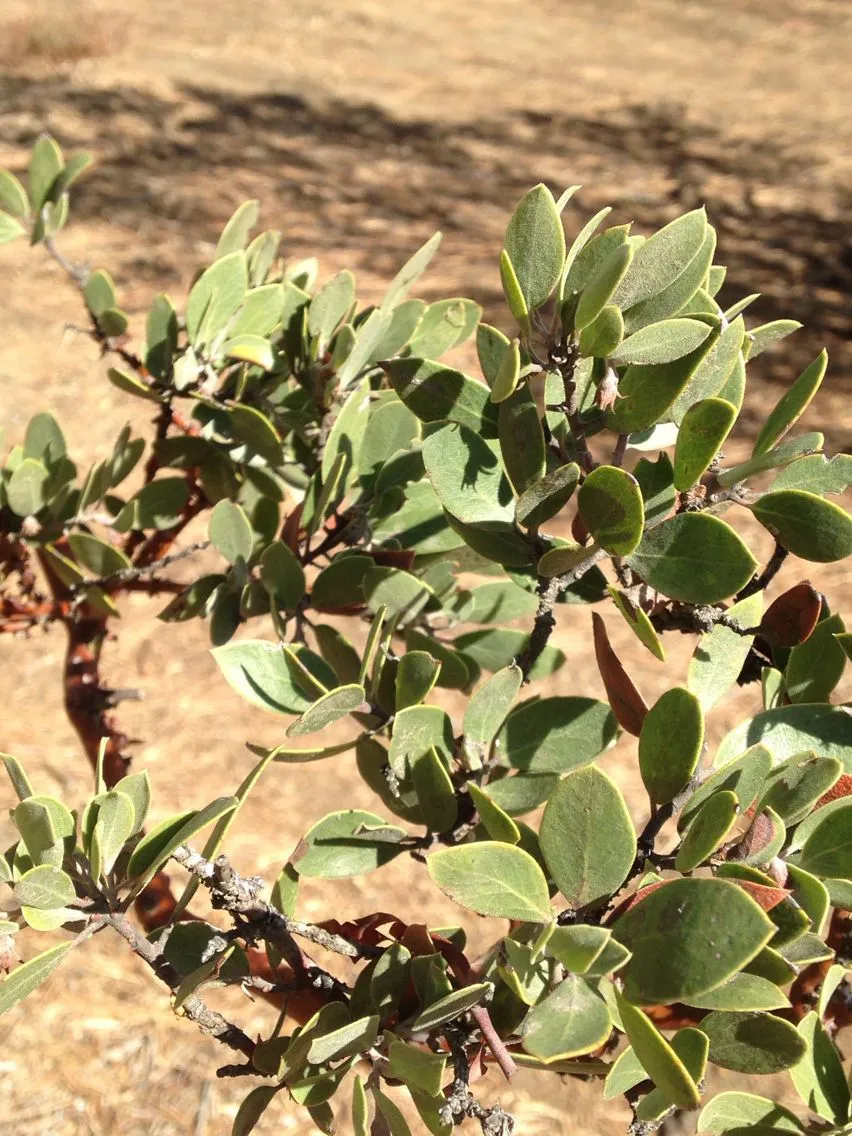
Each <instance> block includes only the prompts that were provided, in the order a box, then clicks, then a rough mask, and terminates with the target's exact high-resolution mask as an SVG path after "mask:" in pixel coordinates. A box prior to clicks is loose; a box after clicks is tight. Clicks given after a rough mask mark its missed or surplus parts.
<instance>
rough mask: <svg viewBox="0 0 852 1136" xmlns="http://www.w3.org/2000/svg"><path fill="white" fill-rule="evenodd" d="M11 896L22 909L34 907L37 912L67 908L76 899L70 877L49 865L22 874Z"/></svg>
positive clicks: (42, 865)
mask: <svg viewBox="0 0 852 1136" xmlns="http://www.w3.org/2000/svg"><path fill="white" fill-rule="evenodd" d="M13 895H14V897H15V901H16V902H17V903H18V904H20V905H21V906H22V907H24V906H26V907H34V908H35V909H36V910H37V911H51V910H54V909H55V908H59V907H67V906H68V905H69V904H71V903H73V902H74V900H75V899H76V898H77V894H76V892H75V891H74V884H73V883H72V882H71V877H70V876H68V875H66V874H65V872H63V871H62V870H61V869H60V868H54V867H52V866H51V865H50V864H40V865H39V866H38V867H36V868H30V869H29V871H26V872H24V874H23V875H22V876H21V877H20V879H19V880H18V882H17V883H16V884H15V887H14V889H13Z"/></svg>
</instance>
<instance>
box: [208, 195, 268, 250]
mask: <svg viewBox="0 0 852 1136" xmlns="http://www.w3.org/2000/svg"><path fill="white" fill-rule="evenodd" d="M259 215H260V203H259V202H258V201H244V202H243V203H242V204H241V205H238V206H237V208H236V209H235V210H234V212H233V214H232V215H231V218H230V220H229V221H228V223H227V224H226V225H225V228H224V229H223V230H222V235H221V236H220V237H219V243H218V244H217V245H216V259H217V260H219V259H221V257H223V256H228V255H229V254H230V253H233V252H242V250H243V249H244V248H245V247H246V245H247V244H248V240H249V235H250V234H251V231H252V229H253V228H254V227H255V225H256V224H257V219H258V216H259Z"/></svg>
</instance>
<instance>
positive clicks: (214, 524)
mask: <svg viewBox="0 0 852 1136" xmlns="http://www.w3.org/2000/svg"><path fill="white" fill-rule="evenodd" d="M208 531H209V534H210V542H211V544H212V545H213V547H214V548H215V549H216V551H217V552H219V553H220V554H221V555H222V556H224V557H225V559H226V560H227V561H228V563H229V564H235V563H236V562H237V561H238V560H240V559H242V560H245V561H248V560H249V558H250V557H251V550H252V548H253V547H254V535H253V533H252V531H251V525H250V524H249V519H248V517H247V516H246V515H245V513H244V512H243V510H242V509H241V508H240V506H239V505H237V504H236V503H235V502H234V501H228V500H222V501H220V502H219V503H218V505H216V507H215V508H214V510H213V512H212V513H211V514H210V524H209V530H208Z"/></svg>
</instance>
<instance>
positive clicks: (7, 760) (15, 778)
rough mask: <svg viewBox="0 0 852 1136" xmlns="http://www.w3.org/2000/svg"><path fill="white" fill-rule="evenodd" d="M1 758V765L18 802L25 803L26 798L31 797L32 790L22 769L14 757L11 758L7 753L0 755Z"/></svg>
mask: <svg viewBox="0 0 852 1136" xmlns="http://www.w3.org/2000/svg"><path fill="white" fill-rule="evenodd" d="M0 757H2V758H3V765H4V766H5V768H6V776H7V777H8V778H9V780H10V781H11V783H12V788H13V789H14V790H15V794H16V796H17V797H18V800H19V801H25V800H26V799H27V797H31V796H32V795H33V788H32V785H30V782H29V779H28V777H27V775H26V773H25V772H24V767H23V765H21V763H20V761H18V759H17V758H16V757H12V755H11V754H9V753H4V754H0Z"/></svg>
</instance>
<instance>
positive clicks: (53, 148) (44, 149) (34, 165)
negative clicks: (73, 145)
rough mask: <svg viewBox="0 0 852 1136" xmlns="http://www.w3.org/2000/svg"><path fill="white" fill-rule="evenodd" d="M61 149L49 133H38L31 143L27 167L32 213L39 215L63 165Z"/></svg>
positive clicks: (48, 198)
mask: <svg viewBox="0 0 852 1136" xmlns="http://www.w3.org/2000/svg"><path fill="white" fill-rule="evenodd" d="M64 164H65V163H64V162H63V159H62V151H61V150H60V149H59V146H58V145H57V143H56V142H55V141H54V139H53V138H51V136H50V135H49V134H40V135H39V136H38V138H36V140H35V143H34V145H33V150H32V156H31V157H30V168H29V190H30V194H29V196H30V201H31V202H32V208H33V213H34V214H35V215H36V216H40V215H41V211H42V209H43V207H44V205H45V203H46V202H47V201H49V200H50V191H51V190H52V189H53V186H54V183H55V181H56V179H57V178H58V177H59V175H60V174H61V172H62V167H63V166H64Z"/></svg>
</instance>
